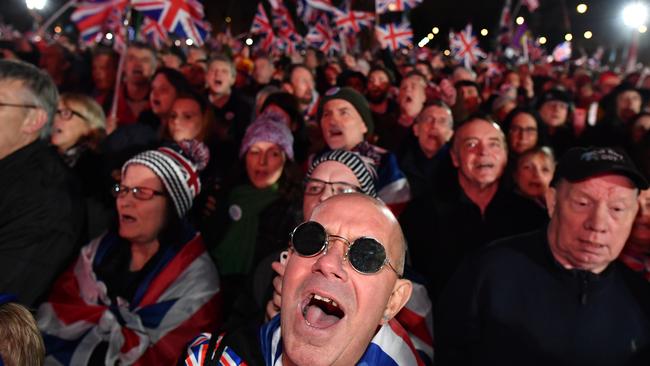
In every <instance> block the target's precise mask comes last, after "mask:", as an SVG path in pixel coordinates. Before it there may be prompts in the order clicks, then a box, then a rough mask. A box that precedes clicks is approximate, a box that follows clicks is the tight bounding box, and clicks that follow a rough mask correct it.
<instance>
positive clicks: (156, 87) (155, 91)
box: [149, 74, 176, 117]
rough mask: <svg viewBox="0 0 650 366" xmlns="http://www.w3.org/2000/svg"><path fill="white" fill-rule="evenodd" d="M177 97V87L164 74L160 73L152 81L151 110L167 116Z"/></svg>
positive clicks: (157, 114)
mask: <svg viewBox="0 0 650 366" xmlns="http://www.w3.org/2000/svg"><path fill="white" fill-rule="evenodd" d="M174 99H176V88H174V86H173V85H172V84H171V83H170V82H169V80H167V77H166V76H165V75H164V74H158V75H156V77H155V78H154V79H153V81H151V93H150V94H149V102H150V103H151V111H152V112H153V113H154V114H155V115H156V116H159V117H165V116H167V115H168V114H169V111H170V110H171V108H172V105H173V104H174Z"/></svg>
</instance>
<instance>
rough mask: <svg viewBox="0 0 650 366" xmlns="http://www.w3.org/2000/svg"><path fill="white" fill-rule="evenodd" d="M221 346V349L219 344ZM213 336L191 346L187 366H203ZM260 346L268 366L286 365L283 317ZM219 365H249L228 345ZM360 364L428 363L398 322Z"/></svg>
mask: <svg viewBox="0 0 650 366" xmlns="http://www.w3.org/2000/svg"><path fill="white" fill-rule="evenodd" d="M221 339H223V336H220V339H219V340H218V341H217V346H216V347H215V349H216V348H218V347H219V342H220V341H221ZM209 342H210V335H209V334H207V333H204V334H201V335H200V336H198V337H197V338H196V339H195V340H194V341H193V342H192V343H191V344H190V346H189V347H188V349H187V355H186V357H185V365H186V366H202V365H203V364H204V362H205V360H206V357H207V349H208V343H209ZM260 343H261V344H260V346H261V349H262V354H263V355H264V364H265V365H266V366H282V338H281V331H280V315H276V316H275V317H274V318H273V319H271V321H270V322H268V323H266V324H265V325H263V326H262V328H261V329H260ZM218 364H219V365H223V366H238V365H247V363H246V362H245V361H244V360H242V359H241V358H240V357H239V356H238V355H237V353H236V352H235V351H234V350H233V349H232V348H230V347H228V346H226V347H225V348H224V351H223V353H222V355H221V358H220V360H219V363H218ZM357 365H364V366H365V365H373V366H382V365H386V366H388V365H391V366H393V365H417V366H424V365H425V364H424V362H423V361H422V359H421V358H420V356H419V355H418V353H417V351H416V350H415V347H414V346H413V343H412V342H411V340H410V339H409V337H408V335H407V333H406V331H405V330H404V328H402V326H401V325H400V324H399V322H398V321H397V320H395V319H392V320H390V321H389V322H388V323H386V324H384V325H382V326H381V327H380V328H379V331H378V332H377V334H375V337H374V338H373V339H372V341H371V342H370V345H368V348H366V352H365V353H364V354H363V355H362V356H361V359H360V360H359V362H357Z"/></svg>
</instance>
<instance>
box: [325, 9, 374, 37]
mask: <svg viewBox="0 0 650 366" xmlns="http://www.w3.org/2000/svg"><path fill="white" fill-rule="evenodd" d="M374 19H375V15H374V14H373V13H369V12H367V11H356V10H348V11H343V10H339V9H336V10H335V12H334V23H335V24H336V28H337V29H338V30H340V31H341V32H343V33H344V34H356V33H359V32H360V31H361V29H363V28H369V27H370V26H371V25H372V22H373V21H374Z"/></svg>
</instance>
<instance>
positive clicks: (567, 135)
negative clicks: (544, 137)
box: [537, 89, 578, 156]
mask: <svg viewBox="0 0 650 366" xmlns="http://www.w3.org/2000/svg"><path fill="white" fill-rule="evenodd" d="M537 111H538V112H539V116H540V117H541V118H542V122H543V123H544V125H545V126H546V130H547V131H548V137H549V142H550V145H551V147H552V148H553V152H555V155H556V156H562V154H564V152H565V151H567V150H568V149H569V148H570V147H573V146H576V144H577V141H578V139H577V137H576V134H575V132H574V131H573V128H572V123H571V122H570V121H571V118H573V102H572V99H571V95H569V93H567V92H565V91H564V90H560V89H551V90H548V91H546V92H545V93H544V94H542V95H541V96H540V98H539V100H538V101H537Z"/></svg>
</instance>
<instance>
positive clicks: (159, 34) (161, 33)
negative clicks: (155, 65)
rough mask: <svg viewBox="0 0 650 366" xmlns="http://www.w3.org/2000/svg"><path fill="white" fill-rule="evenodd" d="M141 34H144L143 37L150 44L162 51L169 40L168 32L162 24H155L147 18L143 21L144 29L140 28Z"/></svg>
mask: <svg viewBox="0 0 650 366" xmlns="http://www.w3.org/2000/svg"><path fill="white" fill-rule="evenodd" d="M140 33H141V34H142V37H143V38H144V39H146V40H147V41H148V42H149V44H153V45H154V47H156V48H157V49H160V48H161V47H162V46H163V44H164V43H165V41H166V40H167V30H165V28H163V27H162V25H160V23H158V22H155V21H153V20H151V19H149V18H147V17H145V18H144V20H143V21H142V28H140Z"/></svg>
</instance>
